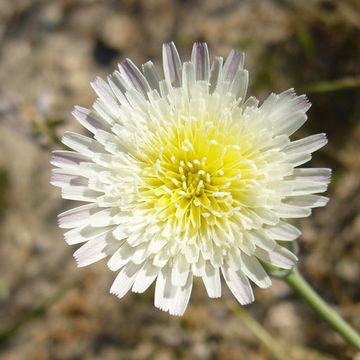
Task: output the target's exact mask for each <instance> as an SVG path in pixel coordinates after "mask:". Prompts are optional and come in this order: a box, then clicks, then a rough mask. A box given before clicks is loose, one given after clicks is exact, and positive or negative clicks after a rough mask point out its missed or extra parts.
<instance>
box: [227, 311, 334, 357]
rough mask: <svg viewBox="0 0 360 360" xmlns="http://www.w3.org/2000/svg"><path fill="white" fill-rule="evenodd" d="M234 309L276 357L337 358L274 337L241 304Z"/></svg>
mask: <svg viewBox="0 0 360 360" xmlns="http://www.w3.org/2000/svg"><path fill="white" fill-rule="evenodd" d="M232 311H233V312H234V313H235V314H236V315H237V316H238V317H239V319H240V320H241V321H242V322H243V323H244V325H245V326H247V328H248V329H249V330H250V331H251V332H252V333H253V334H254V335H255V336H256V337H257V338H258V339H259V340H260V341H261V342H262V343H263V344H264V345H265V346H266V347H267V348H268V349H269V351H270V352H271V353H272V355H273V356H274V358H275V359H277V360H289V359H290V358H291V359H295V358H296V359H307V360H335V358H333V357H332V356H329V355H328V354H322V353H319V352H318V351H315V350H313V349H307V348H304V347H302V346H299V345H295V344H289V342H288V341H283V340H278V339H276V338H274V337H273V336H272V335H271V334H270V333H269V332H268V331H267V330H266V329H265V328H264V327H263V326H262V325H261V324H260V323H259V322H258V321H257V320H256V319H255V318H254V317H252V316H251V315H250V314H249V313H248V312H247V311H246V310H244V308H243V307H241V306H238V305H236V306H234V307H233V308H232Z"/></svg>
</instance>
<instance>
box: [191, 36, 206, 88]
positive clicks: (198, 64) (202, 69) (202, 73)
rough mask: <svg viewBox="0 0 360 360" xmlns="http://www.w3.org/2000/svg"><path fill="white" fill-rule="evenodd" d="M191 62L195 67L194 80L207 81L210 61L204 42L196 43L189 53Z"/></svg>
mask: <svg viewBox="0 0 360 360" xmlns="http://www.w3.org/2000/svg"><path fill="white" fill-rule="evenodd" d="M191 62H192V63H193V64H194V66H195V75H196V80H205V81H208V80H209V74H210V59H209V50H208V47H207V44H206V43H205V42H196V43H195V44H194V46H193V49H192V53H191Z"/></svg>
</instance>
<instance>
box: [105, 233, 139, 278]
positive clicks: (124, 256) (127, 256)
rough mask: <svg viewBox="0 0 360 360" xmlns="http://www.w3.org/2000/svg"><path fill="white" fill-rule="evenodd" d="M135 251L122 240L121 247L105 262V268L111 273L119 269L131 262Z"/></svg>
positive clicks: (134, 248)
mask: <svg viewBox="0 0 360 360" xmlns="http://www.w3.org/2000/svg"><path fill="white" fill-rule="evenodd" d="M120 241H121V240H120ZM135 251H136V247H131V246H129V245H128V244H127V243H126V242H124V240H123V243H122V245H121V247H120V248H119V249H118V250H117V251H116V252H115V253H114V254H113V255H112V256H111V258H110V259H109V261H108V262H107V266H108V267H109V269H110V270H112V271H117V270H119V269H121V268H122V267H123V266H124V265H126V264H127V263H128V262H130V261H131V260H132V256H133V255H134V253H135Z"/></svg>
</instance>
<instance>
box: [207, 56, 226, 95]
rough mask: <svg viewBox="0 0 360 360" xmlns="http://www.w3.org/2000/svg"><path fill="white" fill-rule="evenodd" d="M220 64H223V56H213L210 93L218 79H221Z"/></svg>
mask: <svg viewBox="0 0 360 360" xmlns="http://www.w3.org/2000/svg"><path fill="white" fill-rule="evenodd" d="M222 65H223V58H222V57H220V56H217V57H215V59H214V62H213V64H212V65H211V70H210V79H209V82H210V89H209V93H210V94H212V93H213V92H214V91H215V89H216V87H217V84H218V82H219V79H221V76H222Z"/></svg>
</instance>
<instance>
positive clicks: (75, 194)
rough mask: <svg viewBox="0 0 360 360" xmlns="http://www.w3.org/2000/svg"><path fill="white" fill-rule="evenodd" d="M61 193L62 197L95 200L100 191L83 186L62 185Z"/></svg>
mask: <svg viewBox="0 0 360 360" xmlns="http://www.w3.org/2000/svg"><path fill="white" fill-rule="evenodd" d="M61 195H62V198H63V199H69V200H78V201H87V202H95V201H96V199H97V198H98V197H99V196H101V195H102V193H101V192H99V191H94V190H91V189H89V188H88V187H84V186H76V187H75V186H64V187H63V188H62V192H61Z"/></svg>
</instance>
